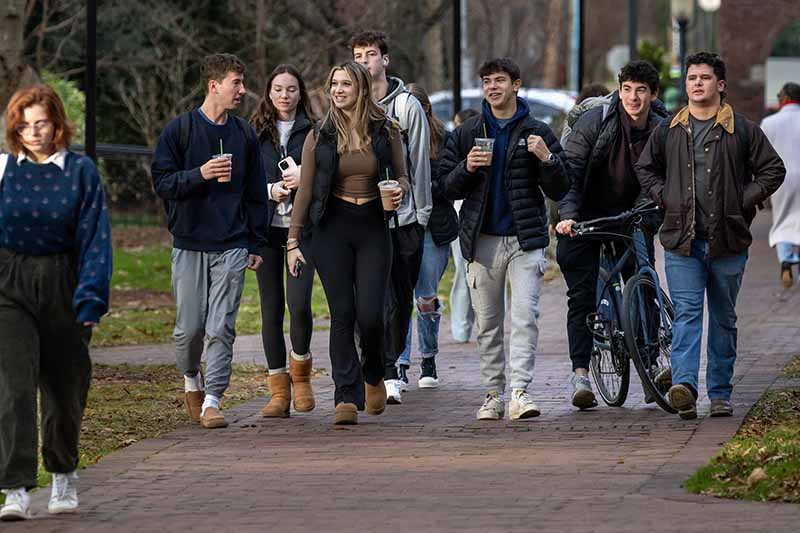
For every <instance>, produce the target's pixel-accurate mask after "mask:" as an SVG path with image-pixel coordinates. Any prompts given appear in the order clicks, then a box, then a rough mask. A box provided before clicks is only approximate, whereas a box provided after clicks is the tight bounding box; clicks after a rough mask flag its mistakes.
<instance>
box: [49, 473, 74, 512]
mask: <svg viewBox="0 0 800 533" xmlns="http://www.w3.org/2000/svg"><path fill="white" fill-rule="evenodd" d="M77 510H78V473H77V472H70V473H69V474H53V488H52V490H51V492H50V503H49V504H48V505H47V511H48V512H49V513H50V514H61V513H74V512H75V511H77Z"/></svg>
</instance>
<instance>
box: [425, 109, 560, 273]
mask: <svg viewBox="0 0 800 533" xmlns="http://www.w3.org/2000/svg"><path fill="white" fill-rule="evenodd" d="M483 131H485V128H484V118H483V115H479V116H477V117H473V118H471V119H469V120H467V121H466V122H464V124H462V125H461V127H460V128H458V129H456V130H455V131H454V132H453V134H452V136H451V137H450V138H449V139H448V140H447V143H446V144H445V147H444V151H443V153H442V156H441V158H440V161H439V177H440V179H442V180H443V183H444V189H445V195H446V196H447V199H448V200H460V199H464V204H463V205H462V206H461V212H460V214H459V218H460V230H459V234H458V236H459V239H460V244H461V253H462V254H463V256H464V259H466V260H467V261H472V260H473V259H474V255H475V254H474V250H475V241H477V239H478V234H479V233H480V229H481V227H482V226H483V217H484V214H485V211H486V204H487V199H488V195H489V186H488V180H489V179H490V172H491V171H490V169H489V168H488V167H484V168H481V169H479V170H477V171H476V172H469V171H467V154H468V153H469V151H470V150H471V149H472V147H473V146H474V144H475V138H476V137H483V136H484V135H483V134H482V132H483ZM529 135H539V136H540V137H542V138H543V139H544V141H545V142H546V143H547V146H548V147H549V148H550V151H551V152H552V153H553V154H554V155H555V156H556V162H555V164H553V165H550V166H545V165H543V164H542V163H541V162H540V161H539V159H538V158H537V157H536V156H535V155H533V154H531V153H530V152H528V145H527V139H528V136H529ZM509 139H510V140H509V143H508V151H507V152H506V157H505V166H504V170H503V178H504V180H505V190H506V194H507V198H508V202H509V204H510V205H511V212H512V215H513V217H514V226H515V229H516V234H517V239H519V244H520V247H521V248H522V249H523V250H524V251H531V250H536V249H538V248H544V247H546V246H547V245H548V243H549V242H550V237H549V236H548V233H547V208H546V207H545V204H544V195H543V194H542V191H544V194H546V195H547V196H548V197H549V198H551V199H553V200H560V199H561V198H563V196H564V195H565V194H566V193H567V191H568V190H569V176H568V175H567V170H566V168H565V165H564V162H563V160H562V157H563V150H562V149H561V145H560V144H559V143H558V139H556V136H555V135H554V134H553V132H552V131H551V130H550V128H549V127H548V126H547V124H545V123H544V122H541V121H539V120H536V119H535V118H533V117H531V116H527V117H525V118H523V119H521V120H519V121H518V122H517V123H516V124H515V125H514V129H513V130H512V131H511V133H510V137H509ZM520 143H522V144H520Z"/></svg>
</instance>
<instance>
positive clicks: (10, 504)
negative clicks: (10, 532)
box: [0, 487, 31, 522]
mask: <svg viewBox="0 0 800 533" xmlns="http://www.w3.org/2000/svg"><path fill="white" fill-rule="evenodd" d="M2 492H3V494H5V495H6V503H4V504H3V507H2V508H0V520H2V521H3V522H12V521H15V520H27V519H28V518H30V517H31V513H30V508H31V497H30V496H29V495H28V491H27V490H25V487H22V488H19V489H3V491H2Z"/></svg>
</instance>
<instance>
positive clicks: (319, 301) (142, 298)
mask: <svg viewBox="0 0 800 533" xmlns="http://www.w3.org/2000/svg"><path fill="white" fill-rule="evenodd" d="M155 231H161V232H162V233H161V234H159V235H155V236H154V235H153V233H154V232H155ZM164 233H166V232H165V230H163V228H136V227H123V228H115V239H116V240H117V242H115V248H114V275H113V278H112V280H111V312H110V313H109V314H108V315H106V316H105V317H103V319H102V320H101V322H100V324H99V325H98V326H97V327H96V328H95V330H94V335H93V337H92V343H93V345H94V346H118V345H131V344H157V343H168V342H171V341H172V329H173V327H174V325H175V302H174V300H173V298H172V293H171V286H172V285H171V265H170V261H171V250H172V249H171V247H170V246H169V244H168V241H167V242H164V238H163V234H164ZM166 235H167V236H168V234H166ZM142 243H144V244H142ZM554 250H555V240H553V242H552V243H551V247H550V249H548V256H549V257H551V261H550V264H551V268H550V269H549V270H548V271H547V272H546V273H545V280H547V281H550V280H551V279H553V278H555V277H558V276H559V275H560V274H559V270H558V266H557V265H556V264H555V260H553V259H552V257H553V256H554ZM453 274H454V268H453V261H452V260H450V261H449V262H448V265H447V270H446V271H445V273H444V276H443V277H442V281H441V283H440V285H439V297H440V299H441V300H442V302H443V303H445V313H449V305H447V300H448V298H449V295H450V288H451V287H452V285H453ZM312 312H313V314H314V319H315V320H317V321H318V322H317V324H316V326H315V329H320V328H327V324H328V320H329V319H330V315H329V312H328V302H327V300H326V298H325V293H324V291H323V290H322V285H321V284H320V281H319V278H318V277H317V278H315V280H314V292H313V296H312ZM288 316H289V312H288V310H287V311H286V320H285V328H286V331H288V324H289V321H288ZM236 332H237V334H239V335H251V334H257V333H260V332H261V305H260V302H259V298H258V284H257V282H256V276H255V273H254V272H252V271H249V270H248V271H247V274H246V276H245V285H244V294H243V296H242V303H241V306H240V307H239V315H238V318H237V322H236Z"/></svg>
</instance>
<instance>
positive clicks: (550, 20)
mask: <svg viewBox="0 0 800 533" xmlns="http://www.w3.org/2000/svg"><path fill="white" fill-rule="evenodd" d="M562 4H563V3H562V1H561V0H554V1H551V2H550V5H549V9H548V13H547V38H546V40H545V42H546V45H545V49H544V77H543V78H544V79H543V83H542V85H543V86H544V87H547V88H555V87H558V86H559V83H558V81H559V80H558V78H559V68H560V67H561V66H562V62H563V61H564V54H563V53H562V46H561V45H562V38H561V36H562V35H563V34H564V31H563V30H564V28H563V26H564V17H563V10H562V7H563V5H562Z"/></svg>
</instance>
